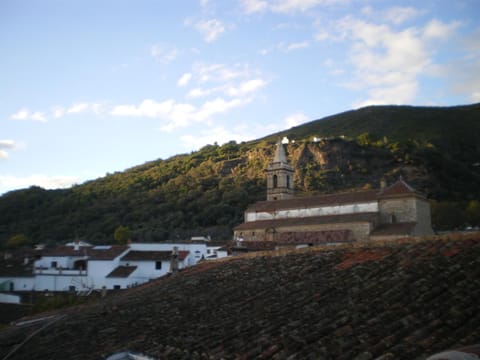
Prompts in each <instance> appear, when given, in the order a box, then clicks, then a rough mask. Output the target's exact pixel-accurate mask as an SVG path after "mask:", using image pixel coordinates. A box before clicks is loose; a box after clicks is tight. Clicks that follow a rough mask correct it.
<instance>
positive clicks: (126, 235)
mask: <svg viewBox="0 0 480 360" xmlns="http://www.w3.org/2000/svg"><path fill="white" fill-rule="evenodd" d="M113 237H114V239H115V242H116V243H117V244H119V245H125V244H126V243H127V242H128V241H129V240H130V239H131V237H132V232H131V231H130V229H129V228H128V227H126V226H119V227H117V228H116V229H115V232H114V233H113Z"/></svg>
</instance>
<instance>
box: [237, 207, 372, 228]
mask: <svg viewBox="0 0 480 360" xmlns="http://www.w3.org/2000/svg"><path fill="white" fill-rule="evenodd" d="M377 217H378V213H376V212H364V213H356V214H344V215H323V216H309V217H298V218H284V219H274V220H259V221H249V222H245V223H243V224H240V225H238V226H237V227H236V228H235V230H236V231H244V230H255V229H267V228H271V227H272V228H279V227H287V226H305V225H320V224H341V223H352V222H371V221H375V220H376V219H377Z"/></svg>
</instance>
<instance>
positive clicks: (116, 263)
mask: <svg viewBox="0 0 480 360" xmlns="http://www.w3.org/2000/svg"><path fill="white" fill-rule="evenodd" d="M219 248H220V247H219V246H218V245H213V244H212V245H210V244H208V243H205V242H204V243H200V242H193V243H192V242H189V243H131V244H129V245H125V246H119V245H101V246H89V245H86V246H81V244H79V243H74V244H69V245H68V246H62V247H57V248H53V249H45V250H43V251H42V252H41V256H40V257H39V258H38V259H37V260H36V261H35V264H34V269H33V277H32V280H33V282H32V284H30V285H29V286H28V288H26V290H35V291H77V292H78V291H81V292H85V291H91V290H99V289H108V290H111V289H125V288H129V287H132V286H136V285H139V284H142V283H145V282H148V281H150V280H153V279H156V278H158V277H161V276H164V275H166V274H168V273H169V272H171V271H172V261H173V262H174V269H173V270H181V269H183V268H185V267H188V266H193V265H195V264H197V263H198V262H199V261H201V260H207V259H214V258H219V257H224V256H227V254H226V253H225V252H221V251H218V253H217V250H218V249H219ZM11 281H13V282H16V280H15V279H12V280H11ZM13 288H14V289H15V290H22V287H21V286H16V285H14V286H13Z"/></svg>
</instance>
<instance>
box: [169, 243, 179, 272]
mask: <svg viewBox="0 0 480 360" xmlns="http://www.w3.org/2000/svg"><path fill="white" fill-rule="evenodd" d="M177 271H178V247H177V246H174V247H173V250H172V255H171V257H170V272H171V273H173V274H175V273H176V272H177Z"/></svg>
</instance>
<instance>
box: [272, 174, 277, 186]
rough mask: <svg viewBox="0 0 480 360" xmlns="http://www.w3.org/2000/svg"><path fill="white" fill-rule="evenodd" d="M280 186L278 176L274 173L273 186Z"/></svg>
mask: <svg viewBox="0 0 480 360" xmlns="http://www.w3.org/2000/svg"><path fill="white" fill-rule="evenodd" d="M277 186H278V177H277V175H273V187H274V188H276V187H277Z"/></svg>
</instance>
